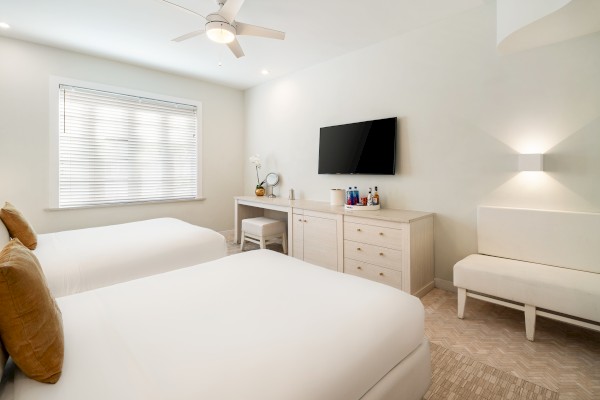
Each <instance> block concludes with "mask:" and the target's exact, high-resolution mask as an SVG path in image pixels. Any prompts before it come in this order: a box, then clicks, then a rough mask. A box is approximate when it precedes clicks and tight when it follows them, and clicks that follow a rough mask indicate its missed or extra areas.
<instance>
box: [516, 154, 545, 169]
mask: <svg viewBox="0 0 600 400" xmlns="http://www.w3.org/2000/svg"><path fill="white" fill-rule="evenodd" d="M543 170H544V155H543V154H519V171H543Z"/></svg>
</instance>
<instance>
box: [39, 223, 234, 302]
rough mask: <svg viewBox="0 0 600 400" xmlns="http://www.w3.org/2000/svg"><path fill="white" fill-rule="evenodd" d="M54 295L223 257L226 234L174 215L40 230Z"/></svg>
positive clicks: (41, 258) (41, 256) (42, 258)
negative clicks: (95, 225)
mask: <svg viewBox="0 0 600 400" xmlns="http://www.w3.org/2000/svg"><path fill="white" fill-rule="evenodd" d="M34 253H35V255H36V256H37V258H38V259H39V261H40V264H41V266H42V269H43V270H44V274H45V275H46V279H47V281H48V286H49V287H50V291H51V292H52V294H53V295H54V296H55V297H61V296H66V295H69V294H73V293H79V292H83V291H86V290H91V289H96V288H99V287H104V286H108V285H112V284H114V283H119V282H125V281H129V280H132V279H136V278H141V277H145V276H149V275H154V274H158V273H161V272H166V271H170V270H173V269H177V268H182V267H189V266H190V265H196V264H200V263H203V262H206V261H211V260H215V259H217V258H220V257H224V256H225V255H226V254H227V245H226V243H225V238H224V237H223V235H221V234H219V233H217V232H215V231H213V230H211V229H207V228H203V227H199V226H196V225H192V224H189V223H187V222H184V221H181V220H178V219H175V218H157V219H149V220H144V221H137V222H130V223H125V224H119V225H109V226H100V227H95V228H86V229H76V230H71V231H62V232H55V233H46V234H39V235H38V245H37V248H36V249H35V250H34Z"/></svg>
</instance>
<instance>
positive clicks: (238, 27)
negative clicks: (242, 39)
mask: <svg viewBox="0 0 600 400" xmlns="http://www.w3.org/2000/svg"><path fill="white" fill-rule="evenodd" d="M162 1H163V2H165V3H168V4H170V5H172V6H175V7H177V8H179V9H181V10H184V11H187V12H189V13H192V14H194V15H197V16H200V17H202V18H204V19H205V20H206V24H205V26H204V29H199V30H197V31H193V32H190V33H186V34H185V35H182V36H179V37H176V38H175V39H173V41H174V42H182V41H184V40H187V39H190V38H193V37H195V36H198V35H202V34H204V33H206V36H208V38H209V39H211V40H212V41H215V42H217V43H224V44H226V45H227V47H229V49H230V50H231V52H232V53H233V54H234V55H235V56H236V57H237V58H240V57H243V56H244V51H243V50H242V47H241V46H240V43H239V42H238V40H237V37H236V36H238V35H247V36H260V37H264V38H269V39H279V40H283V39H285V32H281V31H276V30H274V29H268V28H263V27H261V26H256V25H251V24H245V23H243V22H238V21H236V20H235V16H236V15H237V13H238V12H239V11H240V8H241V7H242V4H244V0H217V1H218V4H219V6H220V8H219V11H217V12H214V13H212V14H209V15H207V16H206V17H205V16H203V15H201V14H198V13H197V12H195V11H193V10H190V9H188V8H185V7H182V6H180V5H179V4H175V3H173V2H171V1H168V0H162Z"/></svg>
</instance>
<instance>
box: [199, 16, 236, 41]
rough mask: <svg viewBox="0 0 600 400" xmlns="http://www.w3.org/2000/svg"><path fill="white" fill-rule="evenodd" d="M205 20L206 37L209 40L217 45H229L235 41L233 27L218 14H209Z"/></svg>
mask: <svg viewBox="0 0 600 400" xmlns="http://www.w3.org/2000/svg"><path fill="white" fill-rule="evenodd" d="M206 20H207V22H206V26H205V28H206V35H207V36H208V37H209V38H210V39H211V40H213V41H215V42H218V43H231V42H232V41H233V40H234V39H235V34H236V31H235V26H234V25H232V24H230V23H229V22H227V21H226V20H225V18H223V17H221V16H220V15H219V14H210V15H208V16H207V17H206Z"/></svg>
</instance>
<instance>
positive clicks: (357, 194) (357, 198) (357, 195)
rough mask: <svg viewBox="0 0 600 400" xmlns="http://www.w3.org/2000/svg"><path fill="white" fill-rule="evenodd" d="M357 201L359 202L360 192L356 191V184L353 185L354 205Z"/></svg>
mask: <svg viewBox="0 0 600 400" xmlns="http://www.w3.org/2000/svg"><path fill="white" fill-rule="evenodd" d="M359 203H360V192H359V191H358V189H357V188H356V186H354V205H357V204H359Z"/></svg>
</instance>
